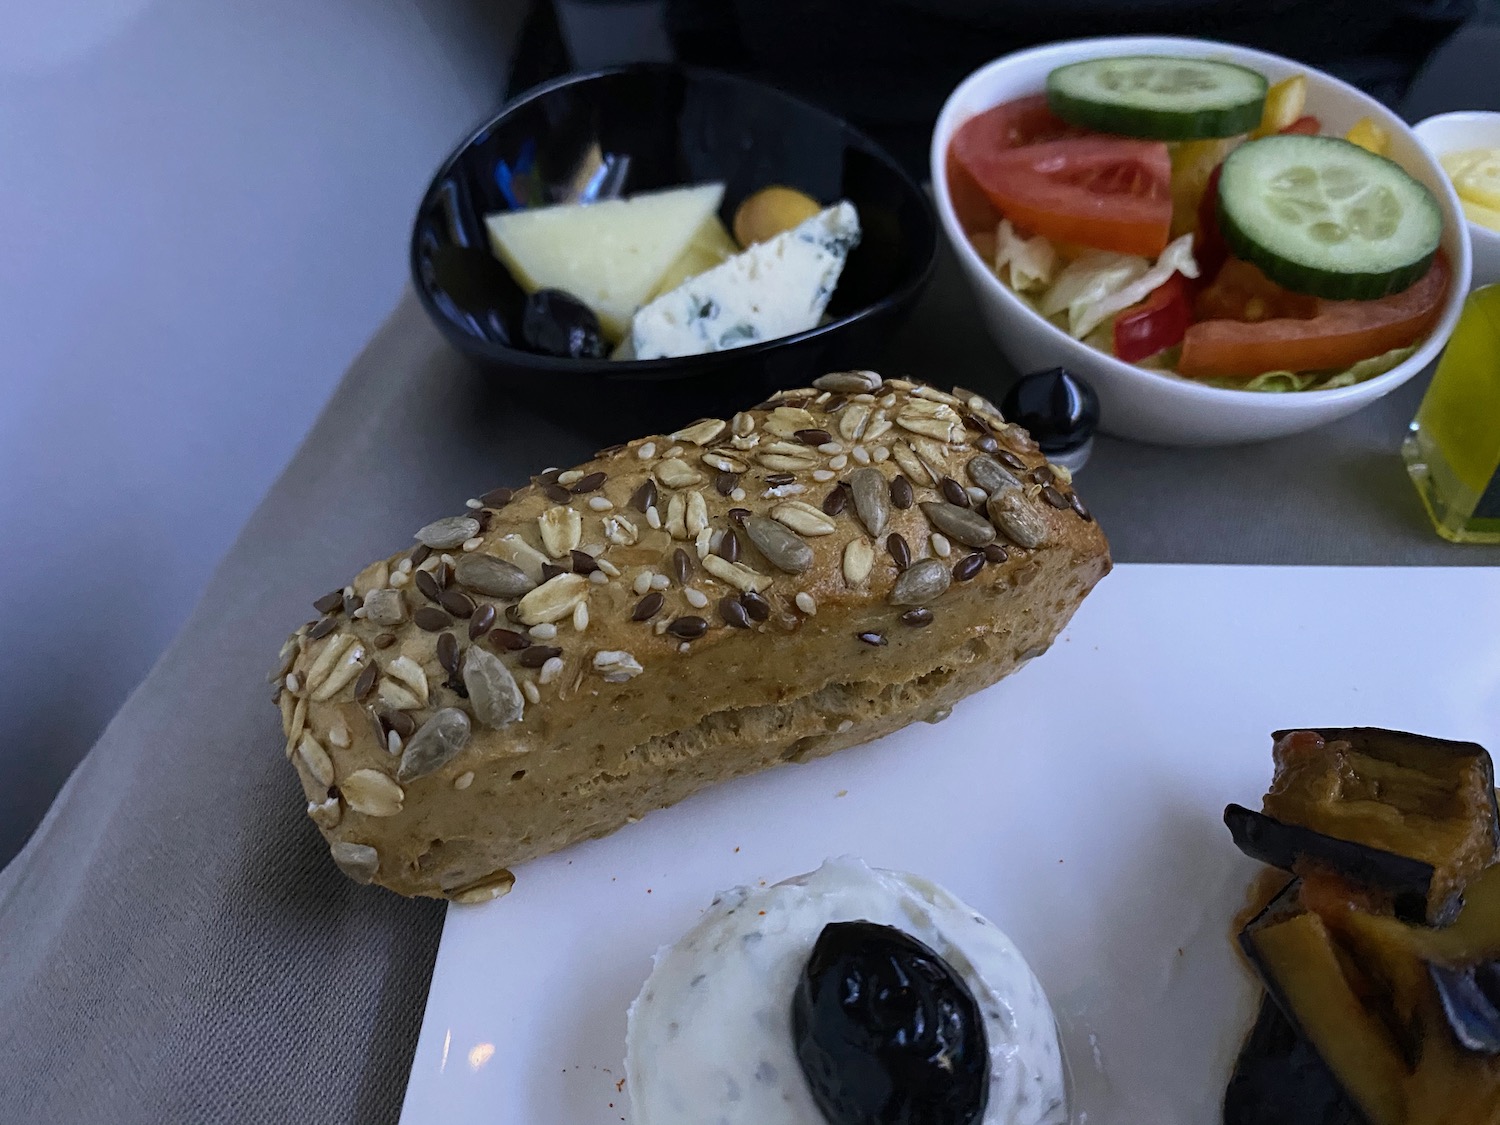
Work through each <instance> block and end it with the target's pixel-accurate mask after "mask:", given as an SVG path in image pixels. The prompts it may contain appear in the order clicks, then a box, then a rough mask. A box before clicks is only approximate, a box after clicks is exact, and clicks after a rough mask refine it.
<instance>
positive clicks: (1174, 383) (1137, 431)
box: [931, 36, 1470, 445]
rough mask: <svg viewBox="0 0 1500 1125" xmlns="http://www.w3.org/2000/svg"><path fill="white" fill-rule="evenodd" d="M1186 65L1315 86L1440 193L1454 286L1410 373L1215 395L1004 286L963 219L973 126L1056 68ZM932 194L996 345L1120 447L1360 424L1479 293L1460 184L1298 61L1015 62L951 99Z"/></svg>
mask: <svg viewBox="0 0 1500 1125" xmlns="http://www.w3.org/2000/svg"><path fill="white" fill-rule="evenodd" d="M1151 54H1155V55H1182V56H1187V57H1191V58H1213V59H1222V60H1225V61H1227V62H1233V63H1240V64H1241V65H1244V66H1248V67H1252V68H1254V69H1256V70H1259V71H1260V72H1261V73H1262V74H1264V75H1265V76H1266V78H1267V79H1268V80H1269V81H1271V82H1277V81H1280V80H1281V79H1283V78H1289V77H1291V76H1293V75H1296V74H1304V75H1306V76H1307V110H1306V112H1308V113H1310V114H1316V115H1317V116H1318V117H1319V118H1320V119H1321V120H1322V122H1323V127H1324V131H1325V132H1327V133H1330V134H1337V135H1341V134H1343V133H1344V132H1345V131H1346V130H1348V129H1349V128H1350V127H1351V126H1353V125H1354V123H1355V122H1356V121H1358V120H1359V119H1360V118H1361V117H1370V118H1372V119H1373V120H1375V121H1376V122H1378V123H1379V124H1380V125H1382V126H1383V127H1384V128H1385V129H1386V130H1387V131H1388V132H1389V133H1390V138H1391V141H1390V151H1389V155H1390V157H1391V159H1393V160H1395V161H1396V163H1398V164H1400V165H1401V166H1402V167H1403V168H1405V169H1406V170H1407V171H1408V172H1409V173H1411V175H1413V176H1414V177H1416V178H1417V179H1418V180H1420V181H1421V182H1422V183H1424V184H1425V185H1427V187H1428V188H1429V189H1431V191H1432V193H1433V195H1434V197H1435V198H1436V199H1437V203H1438V207H1439V209H1440V210H1441V211H1442V214H1443V243H1442V244H1443V249H1444V251H1445V252H1446V254H1447V256H1448V262H1449V265H1450V266H1451V267H1452V269H1453V280H1452V285H1451V287H1450V289H1449V292H1448V296H1447V298H1446V299H1445V301H1444V305H1443V310H1442V315H1441V316H1440V317H1439V319H1438V322H1437V325H1436V327H1434V328H1433V330H1432V332H1431V333H1430V334H1429V335H1428V337H1427V338H1426V339H1425V340H1424V341H1422V342H1421V344H1420V345H1419V346H1418V348H1417V350H1416V352H1414V353H1413V354H1412V355H1411V356H1410V357H1408V358H1407V359H1406V360H1405V361H1404V362H1402V363H1400V364H1398V365H1397V366H1396V367H1394V368H1392V369H1391V370H1390V371H1387V372H1386V373H1385V374H1383V375H1377V376H1376V377H1374V378H1373V379H1368V380H1366V381H1365V382H1363V383H1356V384H1355V385H1353V386H1349V387H1338V388H1335V389H1332V390H1313V391H1296V392H1284V393H1268V392H1261V391H1241V390H1230V389H1225V388H1221V387H1212V386H1206V385H1204V384H1202V383H1197V382H1193V381H1192V380H1189V379H1184V378H1182V377H1180V376H1178V375H1174V374H1171V373H1169V372H1162V371H1151V370H1147V369H1146V368H1142V367H1137V366H1135V365H1134V364H1130V363H1125V362H1124V361H1122V360H1119V359H1116V358H1115V357H1114V356H1111V355H1108V354H1106V353H1104V352H1101V351H1099V350H1097V349H1096V348H1093V347H1090V346H1089V345H1088V344H1085V343H1083V342H1082V341H1081V340H1075V339H1074V338H1073V337H1072V336H1070V335H1068V333H1067V332H1065V331H1063V330H1062V329H1061V328H1058V327H1057V326H1056V325H1054V324H1053V323H1052V322H1051V321H1049V320H1047V319H1046V318H1045V317H1043V316H1041V315H1040V314H1039V313H1037V312H1036V311H1035V310H1034V309H1032V308H1031V307H1030V306H1029V305H1027V304H1026V302H1025V301H1023V300H1022V299H1021V298H1020V297H1018V296H1017V295H1016V294H1015V293H1013V292H1012V291H1011V290H1010V289H1009V288H1008V287H1007V286H1006V285H1005V284H1004V283H1002V282H1001V281H1000V279H999V278H997V277H996V276H995V274H994V273H993V271H992V270H991V268H990V264H989V263H987V262H985V261H984V259H983V258H981V257H980V255H979V253H978V251H976V250H975V249H974V247H973V246H972V245H971V244H970V242H969V240H968V238H967V237H966V236H965V233H964V230H963V228H962V227H961V226H960V225H959V221H958V217H957V215H956V214H955V213H954V210H953V202H952V198H951V196H950V194H949V186H948V175H947V153H948V145H949V142H950V141H951V140H952V139H953V134H954V133H955V132H956V131H957V130H958V127H959V126H960V125H962V124H963V123H964V122H965V121H967V120H968V119H969V118H971V117H973V116H974V115H975V114H977V113H980V112H982V111H984V110H987V109H990V108H992V107H993V106H996V105H999V104H1000V103H1002V102H1007V101H1011V100H1012V99H1015V98H1021V97H1025V96H1027V95H1031V94H1038V93H1041V92H1042V90H1043V89H1045V86H1046V81H1047V75H1048V73H1050V72H1051V71H1052V70H1053V68H1055V67H1059V66H1064V65H1066V64H1068V63H1074V62H1080V61H1082V60H1084V59H1093V58H1106V57H1108V56H1110V55H1151ZM931 165H932V184H933V194H934V195H935V196H936V203H937V209H938V216H939V221H940V223H941V225H942V228H943V233H944V234H945V235H946V237H947V239H948V241H949V243H950V244H951V245H952V246H953V251H954V253H955V255H956V256H957V257H958V261H959V264H960V265H961V266H962V268H963V271H964V275H965V277H966V278H967V279H968V283H969V287H970V288H971V289H972V290H973V292H974V295H975V297H976V298H977V300H978V304H979V309H980V313H981V315H982V316H983V317H984V321H985V325H986V327H987V328H988V329H989V332H990V335H991V336H993V337H994V339H995V342H996V344H998V345H999V347H1000V350H1001V351H1002V352H1003V353H1004V354H1005V357H1006V359H1008V360H1009V361H1010V362H1011V364H1012V365H1013V366H1014V367H1015V368H1016V370H1017V371H1020V372H1027V371H1033V370H1036V369H1039V368H1046V367H1055V366H1058V365H1061V366H1063V367H1066V368H1067V369H1068V370H1070V371H1072V372H1073V373H1074V374H1076V375H1080V376H1082V377H1083V378H1084V379H1086V380H1088V381H1089V382H1090V383H1091V384H1092V385H1093V387H1094V389H1095V390H1096V391H1098V393H1099V401H1100V406H1101V423H1100V425H1101V428H1102V429H1103V430H1104V431H1105V432H1106V433H1110V434H1114V435H1115V436H1117V437H1124V438H1132V439H1135V440H1138V441H1146V442H1154V443H1157V444H1162V445H1227V444H1231V443H1236V442H1250V441H1264V440H1266V439H1269V438H1275V437H1282V436H1284V435H1286V434H1293V433H1298V432H1300V431H1302V430H1308V429H1311V428H1312V427H1314V426H1320V425H1323V424H1324V423H1325V422H1332V421H1333V420H1334V419H1336V418H1342V417H1344V416H1345V415H1347V414H1352V413H1353V412H1354V411H1356V410H1358V409H1359V408H1360V407H1362V406H1365V405H1367V404H1369V403H1371V402H1374V401H1375V400H1376V399H1378V398H1380V397H1381V396H1382V395H1386V394H1389V393H1390V392H1391V391H1393V390H1395V389H1396V388H1397V387H1399V386H1400V385H1401V384H1402V383H1404V382H1406V381H1407V380H1408V379H1410V378H1411V377H1412V376H1413V375H1415V374H1416V373H1417V372H1419V371H1421V370H1422V369H1423V368H1424V367H1426V366H1427V365H1428V364H1429V363H1431V362H1432V360H1433V359H1434V358H1435V357H1436V356H1437V354H1438V352H1439V351H1441V350H1442V347H1443V344H1444V342H1446V341H1447V339H1448V337H1449V335H1450V334H1451V333H1452V332H1453V327H1454V325H1455V324H1456V323H1457V321H1458V314H1459V310H1460V309H1461V307H1462V305H1463V299H1464V295H1465V293H1466V292H1467V291H1468V288H1469V268H1470V266H1469V239H1468V237H1467V236H1466V234H1465V220H1464V218H1463V213H1462V211H1461V210H1460V209H1459V204H1458V197H1457V195H1456V194H1455V193H1454V191H1453V185H1452V184H1451V183H1450V182H1449V180H1448V177H1447V176H1446V175H1445V174H1444V172H1443V170H1442V168H1441V166H1440V165H1439V164H1438V163H1437V160H1436V158H1434V157H1433V155H1432V154H1431V153H1430V152H1428V151H1427V149H1425V148H1424V147H1423V146H1422V144H1421V142H1420V141H1418V140H1417V138H1416V136H1415V135H1414V134H1413V132H1412V130H1411V128H1410V127H1409V126H1407V124H1406V123H1405V122H1403V121H1402V120H1401V119H1400V118H1399V117H1397V116H1396V115H1395V114H1394V113H1392V112H1391V111H1390V110H1389V109H1387V108H1386V107H1385V106H1383V105H1381V104H1380V103H1379V102H1377V101H1375V99H1373V98H1371V97H1369V96H1368V95H1366V94H1362V93H1360V92H1359V91H1358V90H1356V89H1355V88H1354V87H1352V86H1350V85H1348V84H1347V83H1344V82H1340V81H1339V80H1338V79H1336V78H1332V77H1330V76H1329V75H1327V74H1323V73H1322V72H1320V71H1317V70H1313V69H1312V68H1310V67H1307V66H1304V65H1303V64H1301V63H1297V62H1293V61H1292V60H1291V59H1285V58H1281V57H1280V56H1278V55H1270V54H1266V53H1264V52H1261V51H1251V50H1247V49H1245V48H1243V47H1234V46H1231V45H1229V44H1227V43H1215V42H1212V41H1208V40H1202V39H1176V38H1170V37H1161V36H1133V37H1117V38H1104V39H1080V40H1075V41H1072V42H1064V43H1055V44H1053V45H1051V46H1047V47H1039V48H1036V49H1034V50H1029V51H1020V52H1017V53H1016V54H1012V55H1006V56H1005V57H1004V58H1000V59H996V60H995V61H994V62H992V63H989V64H988V65H986V66H983V67H981V68H980V69H979V70H977V71H975V72H974V73H973V74H971V75H969V77H968V78H966V79H964V81H963V82H962V83H961V84H960V85H959V87H958V88H957V89H956V90H954V91H953V93H952V94H951V95H949V97H948V100H947V102H946V103H944V105H943V109H942V112H941V113H940V114H939V116H938V121H937V127H936V129H935V130H934V131H933V136H932V152H931Z"/></svg>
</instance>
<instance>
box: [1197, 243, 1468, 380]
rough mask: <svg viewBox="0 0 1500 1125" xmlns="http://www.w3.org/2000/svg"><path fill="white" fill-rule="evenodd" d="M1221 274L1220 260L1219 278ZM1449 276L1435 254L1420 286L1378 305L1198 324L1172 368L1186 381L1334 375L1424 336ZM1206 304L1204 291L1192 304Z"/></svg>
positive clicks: (1320, 307) (1347, 304) (1324, 304)
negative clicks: (1309, 373) (1269, 374)
mask: <svg viewBox="0 0 1500 1125" xmlns="http://www.w3.org/2000/svg"><path fill="white" fill-rule="evenodd" d="M1252 268H1253V267H1252ZM1228 271H1229V264H1228V263H1226V265H1225V268H1224V271H1221V274H1222V273H1224V272H1228ZM1451 273H1452V271H1451V270H1450V269H1449V267H1448V261H1447V259H1446V258H1445V257H1444V256H1443V255H1442V253H1441V252H1439V253H1438V256H1437V257H1436V258H1434V259H1433V261H1432V268H1431V269H1429V270H1428V271H1427V273H1426V274H1424V275H1423V277H1422V279H1421V280H1420V281H1418V282H1417V283H1416V284H1415V285H1413V286H1411V287H1410V288H1409V289H1407V290H1405V291H1404V292H1401V293H1395V294H1392V295H1391V296H1389V297H1382V298H1381V299H1380V300H1378V301H1325V300H1321V299H1315V300H1316V305H1315V308H1314V310H1313V315H1311V316H1308V317H1296V316H1275V317H1273V318H1271V319H1269V320H1233V319H1215V320H1203V321H1199V322H1198V323H1197V324H1195V325H1193V326H1192V327H1191V328H1189V329H1188V330H1187V333H1186V335H1184V336H1183V339H1182V358H1181V359H1180V360H1179V361H1178V364H1177V371H1178V373H1179V374H1182V375H1186V376H1188V377H1189V378H1247V379H1253V378H1254V377H1255V376H1257V375H1259V374H1261V373H1262V372H1265V371H1337V370H1339V369H1340V368H1344V367H1348V366H1350V365H1351V364H1355V363H1358V362H1359V361H1360V360H1362V359H1369V358H1370V357H1372V356H1377V355H1381V354H1382V353H1384V352H1388V351H1390V350H1391V349H1392V348H1402V347H1406V346H1407V345H1408V344H1412V343H1415V342H1416V341H1417V340H1418V339H1420V338H1421V337H1422V336H1423V335H1425V334H1426V333H1427V332H1429V331H1431V329H1432V326H1433V324H1434V323H1435V322H1436V321H1437V318H1438V315H1439V313H1440V312H1441V311H1442V307H1443V298H1444V297H1445V296H1446V295H1447V293H1448V285H1449V281H1450V277H1451ZM1217 284H1218V283H1217V282H1215V286H1210V290H1212V289H1214V288H1215V287H1216V286H1217ZM1265 284H1266V285H1270V284H1271V282H1269V281H1267V282H1266V283H1265ZM1288 296H1293V295H1288ZM1208 301H1209V294H1208V292H1205V293H1204V294H1203V297H1202V298H1200V302H1208ZM1202 307H1215V306H1213V305H1212V304H1209V305H1207V306H1205V305H1204V304H1202V303H1200V308H1202Z"/></svg>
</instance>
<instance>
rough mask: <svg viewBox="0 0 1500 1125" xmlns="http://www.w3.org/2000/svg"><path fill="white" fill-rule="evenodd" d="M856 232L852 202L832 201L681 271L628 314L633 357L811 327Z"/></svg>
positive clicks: (732, 344) (723, 346) (742, 342)
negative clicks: (697, 269)
mask: <svg viewBox="0 0 1500 1125" xmlns="http://www.w3.org/2000/svg"><path fill="white" fill-rule="evenodd" d="M859 234H860V231H859V214H858V212H857V211H855V209H854V205H853V204H852V203H849V202H847V201H845V202H840V203H836V204H835V205H834V206H832V207H829V208H828V209H827V210H824V211H820V212H819V213H818V214H816V215H814V216H813V217H812V218H810V219H808V220H807V221H806V222H804V223H802V224H801V225H800V226H797V227H793V228H792V229H791V230H789V231H786V232H784V233H782V234H778V235H777V236H776V237H775V238H773V239H771V240H770V241H769V242H758V243H756V244H755V245H754V246H752V247H750V249H748V250H745V251H743V252H742V253H739V254H736V255H735V256H734V257H733V258H730V259H729V260H728V261H725V262H722V263H720V264H719V265H717V266H715V267H714V268H713V269H711V270H708V271H707V272H706V273H701V274H699V275H698V276H696V277H690V278H688V280H686V281H684V282H683V283H682V284H681V285H679V286H678V287H677V288H676V289H673V290H672V291H671V292H668V293H663V294H662V295H661V296H660V297H657V298H656V299H655V300H654V301H652V302H651V303H650V304H649V305H647V306H645V307H644V308H643V309H641V310H640V311H639V312H638V313H636V314H635V319H634V321H633V322H632V327H631V335H632V338H633V341H634V355H635V358H636V359H664V358H671V357H676V356H685V355H704V354H706V353H708V352H721V351H726V350H728V349H730V348H743V347H746V346H747V345H750V344H756V343H759V342H760V341H762V340H775V339H779V338H780V337H782V336H791V335H794V334H795V333H798V332H805V331H807V330H808V329H809V328H814V327H816V326H817V324H818V322H819V321H821V320H822V319H823V312H824V310H825V309H827V307H828V300H829V298H830V297H832V296H833V290H834V287H835V286H836V285H837V284H838V280H839V275H840V274H841V273H843V270H844V262H845V260H846V259H847V258H848V256H849V251H850V250H852V249H853V248H854V247H855V245H857V244H858V242H859Z"/></svg>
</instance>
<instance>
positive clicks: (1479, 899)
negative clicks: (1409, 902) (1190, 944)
mask: <svg viewBox="0 0 1500 1125" xmlns="http://www.w3.org/2000/svg"><path fill="white" fill-rule="evenodd" d="M1371 905H1372V904H1371V900H1370V898H1369V896H1368V894H1367V893H1366V892H1364V891H1362V890H1361V889H1360V888H1357V887H1353V886H1351V885H1350V884H1348V883H1344V882H1342V881H1340V880H1338V879H1337V878H1334V877H1331V876H1328V875H1318V876H1310V877H1307V878H1304V879H1302V880H1300V881H1299V883H1297V884H1295V885H1294V886H1293V887H1291V888H1288V891H1287V892H1285V893H1283V894H1282V895H1281V896H1279V897H1278V898H1277V899H1276V900H1275V901H1273V902H1272V903H1271V905H1270V906H1268V907H1267V908H1266V910H1265V911H1263V912H1262V913H1261V914H1260V915H1259V916H1258V917H1256V918H1255V919H1254V920H1253V921H1251V922H1250V924H1249V925H1247V926H1246V927H1245V929H1244V931H1243V932H1242V933H1241V935H1240V943H1241V946H1242V947H1243V949H1244V951H1245V953H1246V955H1247V957H1248V958H1249V960H1250V962H1251V964H1252V965H1253V966H1254V967H1255V969H1256V972H1257V973H1258V974H1259V975H1260V977H1261V979H1262V981H1263V982H1264V983H1265V985H1266V989H1267V991H1268V992H1269V993H1270V995H1271V998H1272V999H1273V1000H1274V1001H1275V1003H1276V1005H1277V1007H1278V1008H1280V1010H1281V1012H1282V1014H1283V1015H1284V1016H1285V1017H1286V1019H1287V1021H1288V1023H1290V1024H1291V1025H1292V1027H1293V1028H1294V1029H1295V1031H1296V1032H1297V1034H1299V1035H1300V1036H1301V1037H1302V1038H1303V1039H1305V1041H1306V1043H1307V1045H1308V1046H1309V1047H1310V1048H1311V1050H1312V1051H1314V1052H1315V1053H1316V1054H1317V1056H1318V1058H1320V1059H1321V1060H1322V1062H1323V1064H1324V1065H1325V1066H1326V1067H1327V1069H1328V1071H1329V1073H1330V1074H1331V1075H1332V1076H1333V1078H1334V1080H1335V1081H1336V1082H1337V1084H1338V1085H1339V1087H1340V1088H1341V1089H1342V1090H1343V1092H1344V1094H1345V1095H1346V1096H1347V1097H1348V1099H1349V1102H1350V1103H1351V1104H1352V1105H1353V1106H1355V1107H1356V1108H1357V1109H1358V1110H1359V1112H1360V1113H1361V1114H1362V1115H1363V1118H1364V1120H1365V1121H1366V1122H1368V1125H1500V1054H1495V1053H1491V1052H1489V1051H1488V1050H1487V1049H1485V1050H1476V1049H1474V1048H1475V1046H1476V1045H1478V1046H1480V1047H1483V1048H1487V1047H1488V1046H1489V1045H1490V1043H1491V1033H1492V1031H1493V1025H1492V1018H1493V1017H1494V1016H1495V1015H1496V1012H1495V1005H1494V1003H1493V1000H1494V999H1495V998H1494V997H1488V996H1487V995H1486V993H1485V990H1484V989H1485V984H1486V983H1487V982H1488V981H1489V980H1491V979H1493V978H1494V977H1495V976H1496V975H1497V974H1500V967H1495V965H1496V962H1500V867H1492V868H1490V869H1489V870H1487V871H1485V872H1484V873H1482V874H1481V875H1480V876H1479V877H1478V878H1476V879H1474V880H1473V881H1472V882H1471V883H1470V884H1469V888H1468V894H1467V901H1466V904H1465V906H1464V909H1463V910H1462V912H1461V913H1460V914H1459V916H1458V918H1457V920H1456V921H1455V922H1454V923H1453V925H1452V926H1450V927H1448V928H1446V929H1441V930H1434V929H1429V928H1427V927H1424V926H1416V925H1411V924H1409V923H1406V922H1402V921H1401V920H1399V919H1397V918H1394V917H1392V916H1390V915H1389V914H1380V913H1376V912H1374V911H1373V910H1372V909H1371ZM1455 978H1458V979H1466V980H1469V981H1472V982H1474V983H1475V987H1474V989H1472V990H1469V991H1466V992H1464V994H1463V996H1461V997H1459V1002H1457V1003H1455V1002H1454V995H1453V994H1452V990H1451V989H1448V988H1447V987H1446V982H1451V981H1452V980H1453V979H1455ZM1439 981H1443V982H1445V983H1439ZM1476 997H1477V999H1476ZM1480 1001H1484V1002H1483V1003H1481V1002H1480ZM1335 1120H1336V1119H1335Z"/></svg>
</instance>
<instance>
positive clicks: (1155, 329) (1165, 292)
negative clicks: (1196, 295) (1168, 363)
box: [1115, 273, 1193, 363]
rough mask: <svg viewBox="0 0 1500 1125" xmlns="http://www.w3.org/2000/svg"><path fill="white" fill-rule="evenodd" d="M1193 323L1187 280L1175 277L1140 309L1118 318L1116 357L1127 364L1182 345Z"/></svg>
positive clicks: (1154, 291) (1127, 311)
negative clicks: (1164, 349)
mask: <svg viewBox="0 0 1500 1125" xmlns="http://www.w3.org/2000/svg"><path fill="white" fill-rule="evenodd" d="M1192 323H1193V310H1192V302H1191V300H1190V299H1189V295H1188V284H1187V279H1186V278H1184V277H1183V276H1182V274H1180V273H1174V274H1173V275H1172V276H1171V277H1169V278H1167V280H1166V282H1165V283H1164V284H1162V285H1160V286H1158V287H1157V288H1156V289H1155V290H1153V291H1152V293H1151V296H1149V297H1147V298H1146V299H1145V300H1144V301H1142V302H1141V303H1140V304H1138V305H1132V306H1131V307H1130V308H1128V309H1126V310H1125V311H1124V312H1122V313H1121V314H1120V315H1119V316H1117V317H1116V318H1115V355H1117V356H1118V357H1119V358H1120V359H1123V360H1124V361H1125V362H1126V363H1135V362H1136V361H1138V360H1142V359H1145V358H1146V357H1147V356H1153V355H1155V354H1156V353H1157V352H1159V351H1161V350H1162V349H1163V348H1170V347H1171V346H1172V345H1173V344H1180V343H1181V342H1182V337H1183V335H1184V334H1186V332H1187V330H1188V326H1189V325H1190V324H1192Z"/></svg>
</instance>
